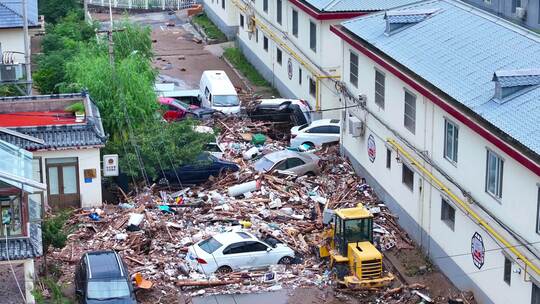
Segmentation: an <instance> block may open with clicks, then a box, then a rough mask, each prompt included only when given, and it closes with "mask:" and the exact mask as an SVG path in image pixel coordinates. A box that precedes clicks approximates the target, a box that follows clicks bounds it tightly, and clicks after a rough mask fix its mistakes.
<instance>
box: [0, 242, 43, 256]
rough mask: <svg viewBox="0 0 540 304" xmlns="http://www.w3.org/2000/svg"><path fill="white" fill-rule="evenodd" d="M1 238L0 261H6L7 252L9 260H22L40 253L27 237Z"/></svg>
mask: <svg viewBox="0 0 540 304" xmlns="http://www.w3.org/2000/svg"><path fill="white" fill-rule="evenodd" d="M7 244H8V245H7V246H6V240H5V239H4V238H2V240H1V241H0V261H7V260H8V254H9V259H10V260H24V259H31V258H35V257H38V256H40V255H41V254H40V253H39V251H38V250H37V248H35V247H34V246H33V245H32V242H31V241H30V239H29V238H20V239H9V238H8V241H7Z"/></svg>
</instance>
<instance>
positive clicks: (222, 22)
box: [203, 0, 239, 40]
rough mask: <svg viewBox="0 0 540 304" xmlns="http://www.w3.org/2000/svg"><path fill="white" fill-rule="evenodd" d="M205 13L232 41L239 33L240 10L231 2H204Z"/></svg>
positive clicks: (210, 0) (217, 0)
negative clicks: (223, 5)
mask: <svg viewBox="0 0 540 304" xmlns="http://www.w3.org/2000/svg"><path fill="white" fill-rule="evenodd" d="M223 1H225V9H223V7H222V2H223ZM203 4H204V11H205V13H206V15H207V16H208V18H210V20H212V22H214V24H215V25H216V26H217V27H218V28H219V29H220V30H221V31H222V32H223V33H224V34H225V36H227V38H228V39H230V40H232V39H234V38H235V36H236V32H237V31H238V23H239V20H238V16H237V11H238V9H237V8H236V7H235V6H234V4H233V3H232V1H230V0H204V1H203Z"/></svg>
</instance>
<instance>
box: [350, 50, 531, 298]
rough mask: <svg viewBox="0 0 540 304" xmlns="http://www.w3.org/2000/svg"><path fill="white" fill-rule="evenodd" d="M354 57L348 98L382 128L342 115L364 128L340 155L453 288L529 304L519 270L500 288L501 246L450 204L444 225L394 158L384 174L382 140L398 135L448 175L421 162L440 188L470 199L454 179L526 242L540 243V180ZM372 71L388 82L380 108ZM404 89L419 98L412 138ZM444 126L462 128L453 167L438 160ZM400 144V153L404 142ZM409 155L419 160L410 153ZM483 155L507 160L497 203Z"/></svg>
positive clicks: (431, 195) (429, 190) (423, 183)
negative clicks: (488, 187)
mask: <svg viewBox="0 0 540 304" xmlns="http://www.w3.org/2000/svg"><path fill="white" fill-rule="evenodd" d="M343 45H344V48H343V57H342V58H344V61H343V74H344V75H348V73H349V61H348V58H349V52H350V51H351V49H352V48H351V47H350V46H349V45H348V44H346V43H344V44H343ZM358 57H359V82H358V87H354V86H353V85H352V84H350V82H349V79H348V77H347V78H346V79H345V80H346V81H345V82H346V84H347V86H348V89H349V90H350V91H351V92H352V93H353V95H356V96H358V95H359V94H366V96H367V107H368V109H369V110H370V111H371V112H372V113H373V115H376V116H377V117H378V118H379V119H380V121H379V120H377V119H375V118H374V117H373V116H372V115H366V113H365V112H364V111H362V110H358V109H350V110H349V111H348V113H347V114H348V115H354V116H357V117H358V118H360V119H365V121H366V125H367V129H366V134H365V135H364V136H363V137H352V136H351V135H349V134H348V130H347V129H346V124H345V129H344V131H345V132H344V135H343V140H342V146H343V150H344V152H345V153H346V154H348V155H349V156H350V157H351V159H352V160H353V163H355V164H356V167H357V169H358V171H359V173H360V174H361V175H365V176H368V177H369V182H370V184H372V185H373V186H374V189H375V190H376V192H377V193H378V194H379V195H380V197H381V199H382V200H383V201H385V203H387V204H388V205H389V206H390V207H391V209H392V210H393V211H394V212H396V213H397V214H398V215H399V216H400V223H401V225H402V226H403V227H404V228H405V229H406V230H407V231H408V232H409V233H410V234H411V236H412V237H413V238H414V239H415V241H416V242H418V243H419V244H420V245H421V246H422V248H423V249H424V251H425V252H426V253H427V254H428V255H429V256H430V257H431V258H432V260H433V262H434V263H436V264H437V265H438V266H439V267H440V268H441V269H442V270H443V272H444V273H445V274H446V275H447V276H448V278H449V279H450V280H452V281H453V282H454V283H455V284H456V285H457V286H458V287H460V288H463V289H471V290H473V291H474V293H475V296H476V297H477V298H478V299H479V300H480V301H479V303H530V301H531V288H532V285H531V282H530V281H524V280H523V276H524V275H523V273H524V269H521V274H517V273H514V272H512V273H511V283H510V284H507V283H506V282H504V281H503V272H504V256H505V254H507V253H505V252H503V250H500V249H498V248H499V247H498V245H497V244H496V243H495V242H494V241H493V239H492V238H491V237H490V236H489V234H488V233H487V232H485V231H484V230H483V229H481V228H480V227H479V226H478V225H477V224H476V223H475V222H474V221H472V220H471V219H470V218H469V217H468V215H467V214H466V213H464V212H462V211H461V209H460V208H459V206H458V205H456V204H454V203H452V202H451V201H450V202H451V203H450V204H451V205H452V206H453V208H454V209H455V225H454V229H453V230H452V229H451V228H450V227H449V225H448V224H447V223H446V222H444V221H442V220H441V204H442V199H443V198H444V197H445V196H444V195H443V194H442V193H441V192H440V191H439V190H438V189H437V188H435V187H433V186H432V185H431V184H430V183H429V180H426V179H424V177H423V176H421V174H419V172H415V174H414V186H413V189H412V190H411V189H409V188H408V187H407V186H405V185H404V184H403V182H402V167H403V162H406V159H405V158H404V157H403V156H402V157H400V161H401V163H400V162H398V161H397V160H396V156H397V154H396V152H395V151H391V166H390V169H388V168H387V167H386V153H387V147H388V146H387V145H386V144H385V141H386V139H387V138H394V139H396V136H395V134H394V133H393V132H397V133H398V134H399V135H400V136H401V137H403V138H405V139H406V140H407V141H408V142H410V143H411V144H412V145H414V146H415V147H416V148H417V150H418V151H423V152H424V153H425V154H426V155H428V156H429V157H430V158H431V159H432V161H433V162H434V163H435V164H436V165H437V166H438V167H440V168H441V169H442V170H443V171H444V172H445V174H446V175H447V176H449V178H446V177H445V176H443V175H442V174H440V173H438V172H437V170H436V169H435V168H434V167H432V166H430V165H429V164H427V163H426V162H423V166H425V167H426V168H428V170H429V171H430V172H432V174H434V175H435V176H436V177H437V178H439V179H440V180H442V181H443V182H445V185H446V186H448V187H449V189H450V190H451V191H453V192H454V193H456V194H457V195H458V196H460V198H461V199H462V200H465V201H466V200H467V199H466V198H465V197H464V196H463V195H462V192H461V191H460V190H459V189H458V188H457V187H456V186H454V185H453V184H452V183H451V182H450V180H454V181H456V182H457V183H458V184H460V185H461V186H462V187H463V188H464V189H465V191H467V192H469V193H470V194H471V195H472V197H473V198H474V199H475V200H476V201H477V202H479V204H481V205H482V206H484V207H485V208H486V209H488V210H489V211H490V212H491V213H492V214H493V215H494V216H495V217H496V218H497V219H498V220H499V221H501V222H503V223H504V224H505V225H507V226H508V227H509V228H511V229H512V230H514V231H515V232H516V233H518V234H519V235H520V236H521V237H523V238H524V239H525V240H526V242H529V243H537V242H540V235H538V234H537V233H536V230H535V225H536V211H537V204H538V197H537V195H538V185H539V183H540V178H539V177H538V176H536V175H535V174H533V173H532V172H530V171H529V170H528V169H526V168H525V167H524V166H522V165H521V164H519V163H518V162H516V161H515V160H514V159H512V158H510V157H509V156H508V155H506V154H505V153H504V152H502V151H501V150H499V149H498V148H496V147H495V146H493V145H492V144H491V143H489V142H488V141H487V140H485V139H484V138H483V137H480V136H479V135H478V134H477V133H475V132H474V131H473V130H471V129H469V128H468V127H467V126H465V125H463V124H461V123H458V122H457V121H455V120H453V118H452V116H450V115H449V114H448V113H446V112H445V111H443V110H442V109H441V108H439V107H438V106H436V105H435V104H433V103H432V102H431V101H430V100H429V99H427V98H425V97H424V96H422V95H421V94H419V93H418V92H416V91H415V90H414V89H412V88H411V87H409V86H408V85H407V84H405V83H404V82H403V81H402V80H400V79H399V78H397V77H395V76H394V75H393V74H391V73H390V72H388V71H385V70H384V68H382V67H381V66H378V65H377V64H376V63H375V62H374V61H372V60H371V59H369V58H367V57H365V56H362V54H360V53H358ZM375 69H379V70H381V71H383V72H384V73H385V76H386V77H385V108H384V109H383V108H380V107H379V106H377V105H376V104H375V103H374V98H375ZM405 90H408V91H410V92H412V93H413V94H415V95H416V97H417V98H416V131H415V133H414V134H413V133H411V132H410V131H409V130H408V129H406V128H405V127H404V126H403V115H404V92H405ZM445 119H449V120H451V121H452V122H454V123H456V124H457V125H458V127H459V139H458V140H459V144H458V161H457V163H451V162H450V161H448V160H447V159H446V158H445V157H444V155H443V151H444V147H443V140H444V121H445ZM381 121H382V122H381ZM370 135H371V136H373V139H374V142H375V147H376V158H375V160H374V161H373V162H372V161H371V160H370V159H369V157H368V154H367V140H368V138H369V137H370ZM397 140H398V141H399V142H400V143H401V145H402V146H405V143H404V142H402V141H400V140H399V139H397ZM407 149H408V150H410V151H409V152H411V153H412V154H413V155H416V158H417V159H420V158H419V157H418V154H415V153H414V151H413V150H412V149H410V148H407ZM486 149H491V150H493V151H494V152H496V153H497V154H499V155H500V156H502V157H503V159H504V175H503V194H502V198H501V199H495V198H493V197H492V196H491V195H490V194H488V193H486V192H485V174H486ZM472 206H474V205H472ZM475 208H476V207H475ZM475 232H478V233H479V234H480V235H481V236H482V238H483V241H484V246H485V248H486V253H485V263H484V265H483V266H482V267H481V268H480V269H478V268H477V267H476V266H475V265H474V264H473V260H472V257H471V238H472V236H473V235H474V233H475ZM535 246H536V247H537V245H535ZM509 257H510V258H511V259H512V260H513V264H512V269H513V270H515V269H519V268H520V266H519V264H518V263H520V264H522V263H521V262H519V261H517V260H516V259H515V257H512V256H511V255H509Z"/></svg>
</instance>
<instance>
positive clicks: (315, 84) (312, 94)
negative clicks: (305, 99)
mask: <svg viewBox="0 0 540 304" xmlns="http://www.w3.org/2000/svg"><path fill="white" fill-rule="evenodd" d="M312 87H313V91H312V90H311V89H312ZM309 95H311V96H312V97H317V82H316V80H313V78H311V77H310V78H309Z"/></svg>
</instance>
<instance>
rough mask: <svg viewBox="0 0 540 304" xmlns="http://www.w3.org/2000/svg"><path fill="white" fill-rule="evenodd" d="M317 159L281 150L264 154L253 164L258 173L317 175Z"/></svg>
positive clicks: (313, 155) (310, 155)
mask: <svg viewBox="0 0 540 304" xmlns="http://www.w3.org/2000/svg"><path fill="white" fill-rule="evenodd" d="M319 160H320V159H319V157H317V156H316V155H315V154H312V153H306V152H296V151H291V150H283V151H277V152H272V153H269V154H266V155H265V156H263V157H262V158H261V159H259V160H258V161H257V162H256V163H255V165H254V166H255V170H257V171H258V172H274V171H281V172H290V173H294V174H296V175H298V176H301V175H304V174H308V175H314V174H318V173H319Z"/></svg>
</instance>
